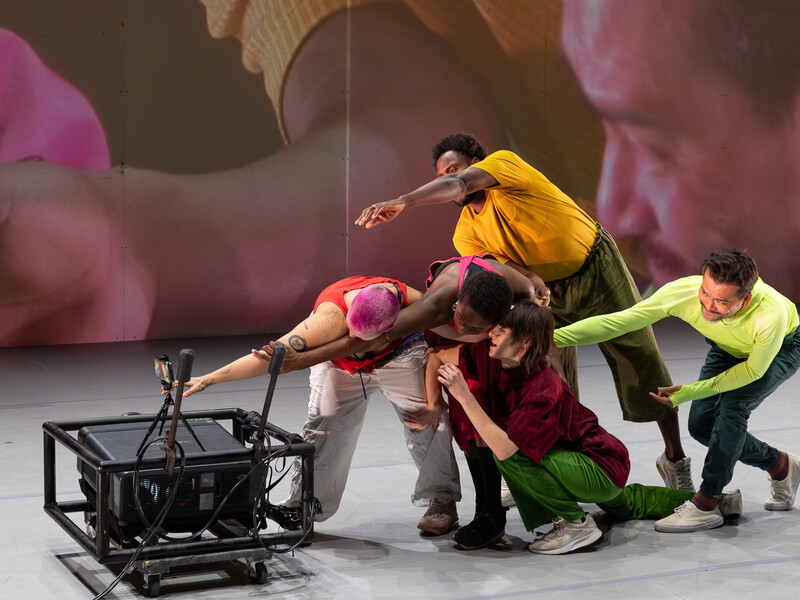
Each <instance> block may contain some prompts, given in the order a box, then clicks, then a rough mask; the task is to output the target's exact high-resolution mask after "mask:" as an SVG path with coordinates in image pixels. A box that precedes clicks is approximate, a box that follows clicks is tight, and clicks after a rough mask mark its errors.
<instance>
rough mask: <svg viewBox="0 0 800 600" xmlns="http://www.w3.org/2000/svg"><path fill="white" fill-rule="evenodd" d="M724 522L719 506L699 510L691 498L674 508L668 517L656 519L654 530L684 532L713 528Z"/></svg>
mask: <svg viewBox="0 0 800 600" xmlns="http://www.w3.org/2000/svg"><path fill="white" fill-rule="evenodd" d="M724 522H725V519H723V518H722V513H721V512H719V506H715V507H714V510H700V509H699V508H697V507H696V506H695V505H694V504H692V501H691V500H687V501H686V502H684V503H683V504H681V505H680V506H679V507H678V508H676V509H675V512H674V513H672V514H671V515H670V516H668V517H664V518H663V519H660V520H658V521H656V523H655V528H656V531H663V532H666V533H684V532H688V531H700V530H701V529H714V528H715V527H720V526H721V525H722V524H723V523H724Z"/></svg>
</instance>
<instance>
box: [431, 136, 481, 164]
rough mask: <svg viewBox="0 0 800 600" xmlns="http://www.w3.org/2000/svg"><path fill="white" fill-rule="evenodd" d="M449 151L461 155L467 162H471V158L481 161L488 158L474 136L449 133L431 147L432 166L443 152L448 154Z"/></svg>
mask: <svg viewBox="0 0 800 600" xmlns="http://www.w3.org/2000/svg"><path fill="white" fill-rule="evenodd" d="M451 150H453V151H455V152H459V153H461V154H463V155H464V156H466V157H467V158H468V159H469V160H472V159H473V158H477V159H478V160H483V159H484V158H486V157H487V156H488V152H487V151H486V148H485V147H484V146H483V144H481V143H480V142H479V141H478V140H477V139H476V138H475V136H473V135H471V134H469V133H464V132H459V133H451V134H450V135H448V136H446V137H443V138H442V139H441V140H439V142H438V143H437V144H436V145H435V146H434V147H433V151H432V153H431V154H432V155H433V164H434V166H435V165H436V161H438V160H439V157H441V156H442V154H444V153H445V152H450V151H451Z"/></svg>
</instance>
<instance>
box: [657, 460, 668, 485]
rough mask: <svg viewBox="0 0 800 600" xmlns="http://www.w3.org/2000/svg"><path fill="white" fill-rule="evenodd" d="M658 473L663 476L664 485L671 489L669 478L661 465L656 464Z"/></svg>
mask: <svg viewBox="0 0 800 600" xmlns="http://www.w3.org/2000/svg"><path fill="white" fill-rule="evenodd" d="M656 471H658V474H659V475H661V479H662V480H663V481H664V485H665V486H666V487H671V486H670V485H669V482H668V481H667V476H666V475H665V474H664V470H663V469H662V468H661V465H660V464H658V463H656Z"/></svg>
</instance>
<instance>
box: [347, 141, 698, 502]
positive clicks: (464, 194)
mask: <svg viewBox="0 0 800 600" xmlns="http://www.w3.org/2000/svg"><path fill="white" fill-rule="evenodd" d="M433 159H434V161H435V164H436V172H437V178H436V179H435V180H433V181H431V182H429V183H427V184H425V185H423V186H422V187H420V188H418V189H416V190H414V191H413V192H410V193H408V194H404V195H402V196H400V197H398V198H396V199H394V200H389V201H386V202H381V203H378V204H373V205H371V206H369V207H367V208H366V209H365V210H364V211H363V212H362V214H361V216H360V217H359V219H358V220H357V221H356V224H358V225H365V226H366V227H367V228H370V227H374V226H375V225H377V224H379V223H384V222H386V221H391V220H392V219H394V218H395V217H397V216H398V215H399V214H400V213H401V212H402V211H403V210H404V209H405V208H411V207H415V206H426V205H430V204H440V203H446V202H454V203H455V204H457V205H459V206H462V207H463V208H462V212H461V217H460V219H459V221H458V224H457V225H456V230H455V233H454V235H453V243H454V245H455V247H456V249H457V250H458V251H459V253H461V254H471V253H474V252H478V251H479V252H483V253H490V254H492V255H493V256H495V257H496V258H497V259H498V260H500V261H502V262H504V263H507V264H509V265H510V266H516V267H517V268H520V269H525V270H526V271H530V272H533V273H535V274H536V275H538V276H539V277H540V278H541V279H542V282H541V284H540V285H539V286H538V288H537V296H538V297H539V298H540V299H542V300H543V301H544V303H548V301H549V306H550V308H551V310H552V312H553V316H554V318H555V320H556V323H557V324H558V326H560V327H563V326H565V325H568V324H570V323H574V322H576V321H580V320H581V319H584V318H586V317H589V316H592V315H595V314H604V313H607V312H615V311H618V310H623V309H625V308H628V307H630V306H632V305H634V304H635V303H637V302H639V301H640V300H641V296H640V295H639V292H638V290H637V289H636V285H635V283H634V282H633V279H632V277H631V275H630V273H629V271H628V269H627V267H626V266H625V263H624V261H623V259H622V257H621V256H620V254H619V251H618V249H617V246H616V244H615V243H614V240H613V238H612V237H611V236H610V235H609V234H608V233H607V232H606V231H605V230H604V229H603V228H602V227H601V226H600V225H599V224H598V223H596V222H595V221H594V220H593V219H592V218H591V217H590V216H589V215H588V214H586V212H584V211H583V210H582V209H581V208H580V207H578V205H577V204H575V202H573V201H572V200H571V199H570V198H569V197H568V196H567V195H566V194H564V193H563V192H562V191H561V190H559V189H558V188H557V187H556V186H555V185H554V184H553V183H551V182H550V181H549V180H548V179H547V178H546V177H545V176H544V175H542V173H540V172H539V171H537V170H536V169H535V168H533V167H532V166H531V165H529V164H527V163H526V162H525V161H523V160H522V159H521V158H520V157H519V156H517V155H516V154H515V153H513V152H510V151H508V150H500V151H498V152H494V153H492V154H487V151H486V149H485V148H484V147H483V146H482V145H481V144H480V142H478V140H476V139H475V138H474V137H473V136H471V135H468V134H465V133H458V134H453V135H449V136H447V137H445V138H443V139H442V140H441V141H440V142H439V143H438V144H436V146H435V147H434V149H433ZM545 282H546V283H545ZM611 307H615V308H613V309H612V308H611ZM600 348H601V350H602V352H603V354H604V356H605V357H606V360H607V362H608V364H609V366H610V368H611V370H612V372H613V374H614V382H615V385H616V389H617V396H618V398H619V401H620V406H621V408H622V415H623V418H624V419H625V420H628V421H635V422H649V421H656V422H657V423H658V425H659V429H660V430H661V433H662V437H663V438H664V444H665V451H664V453H663V454H662V455H661V456H660V457H659V458H658V460H657V463H656V465H657V467H658V470H659V472H660V473H661V474H662V477H664V480H665V482H666V484H667V485H668V486H669V487H677V488H683V489H694V486H693V484H692V481H691V471H690V460H689V458H688V457H686V456H685V454H684V452H683V448H682V446H681V441H680V428H679V424H678V418H677V414H676V412H675V410H674V408H669V407H666V406H662V405H659V404H658V403H657V402H655V401H654V400H653V399H652V398H651V397H650V396H649V393H648V392H649V390H650V389H653V387H652V386H653V385H655V386H656V387H666V386H669V385H671V379H670V376H669V373H668V371H667V368H666V366H665V365H664V361H663V359H662V358H661V355H660V353H659V351H658V346H657V344H656V341H655V337H654V335H653V332H652V329H651V328H650V327H649V326H648V327H645V328H644V329H640V330H637V331H633V332H631V333H628V334H626V335H624V336H620V337H618V338H615V339H613V340H609V341H608V342H604V343H602V344H601V345H600ZM569 350H570V352H569V353H568V354H567V355H563V354H562V365H563V367H564V372H565V374H566V377H567V380H568V383H569V384H570V387H572V389H573V393H575V394H576V395H577V373H576V366H575V365H576V354H575V352H574V350H575V349H574V347H572V348H570V349H569ZM658 382H662V383H658Z"/></svg>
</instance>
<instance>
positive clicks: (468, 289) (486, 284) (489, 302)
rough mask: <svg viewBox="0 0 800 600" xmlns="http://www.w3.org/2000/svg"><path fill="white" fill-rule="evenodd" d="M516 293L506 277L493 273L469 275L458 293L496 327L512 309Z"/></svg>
mask: <svg viewBox="0 0 800 600" xmlns="http://www.w3.org/2000/svg"><path fill="white" fill-rule="evenodd" d="M513 300H514V292H513V291H512V290H511V285H510V284H509V283H508V281H507V280H506V278H505V277H503V276H502V275H500V274H499V273H494V272H492V271H478V272H477V273H475V274H471V275H467V277H465V278H464V284H463V285H462V286H461V291H460V292H459V293H458V301H459V302H464V303H466V304H468V305H469V307H470V308H471V309H472V310H474V311H475V312H476V313H477V314H478V316H480V317H481V318H482V319H485V320H486V322H487V323H489V324H491V325H494V324H496V323H497V322H498V321H500V319H502V318H503V317H504V316H505V315H506V313H507V312H508V311H509V310H510V309H511V302H513Z"/></svg>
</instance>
